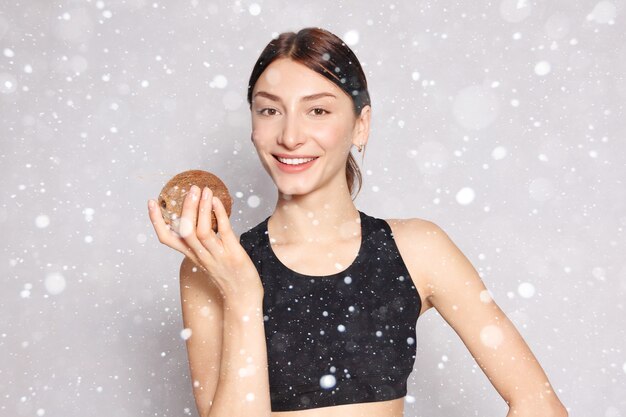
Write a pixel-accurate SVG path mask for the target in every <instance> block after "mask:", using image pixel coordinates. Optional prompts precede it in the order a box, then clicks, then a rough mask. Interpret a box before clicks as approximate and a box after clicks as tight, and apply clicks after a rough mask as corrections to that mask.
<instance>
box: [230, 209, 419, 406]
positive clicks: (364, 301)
mask: <svg viewBox="0 0 626 417" xmlns="http://www.w3.org/2000/svg"><path fill="white" fill-rule="evenodd" d="M359 216H360V224H361V246H360V248H359V252H358V255H357V257H356V259H355V260H354V262H353V263H352V264H351V265H350V266H349V267H348V268H347V269H345V270H343V271H342V272H338V273H336V274H332V275H325V276H311V275H304V274H300V273H298V272H295V271H292V270H291V269H289V268H288V267H287V266H286V265H284V264H283V263H282V262H281V261H280V260H279V259H278V258H277V257H276V255H275V254H274V251H273V250H272V248H271V246H270V242H269V237H268V233H267V222H268V220H269V216H268V217H267V218H266V219H265V220H264V221H262V222H261V223H259V224H258V225H256V226H255V227H253V228H252V229H250V230H248V231H247V232H245V233H243V234H242V235H241V237H240V242H241V244H242V246H243V247H244V248H245V250H246V251H247V252H248V254H249V255H250V258H251V259H252V261H253V262H254V263H255V265H256V268H257V270H258V271H259V275H260V277H261V281H262V283H263V288H264V297H263V314H264V327H265V338H266V343H267V355H268V358H267V359H268V367H269V383H270V398H271V405H272V411H294V410H305V409H310V408H318V407H328V406H333V405H341V404H352V403H364V402H373V401H387V400H392V399H396V398H401V397H404V396H405V395H406V392H407V379H408V377H409V375H410V373H411V371H412V370H413V364H414V363H415V355H416V332H415V326H416V322H417V318H418V316H419V312H420V310H421V307H422V303H421V300H420V296H419V294H418V292H417V289H416V288H415V286H414V285H413V281H412V279H411V277H410V276H409V271H408V270H407V267H406V265H405V263H404V261H403V260H402V257H401V256H400V253H399V251H398V247H397V246H396V243H395V241H394V239H393V234H392V232H391V228H390V227H389V224H388V223H387V222H386V221H385V220H383V219H378V218H375V217H371V216H368V215H367V214H365V213H363V212H361V211H359Z"/></svg>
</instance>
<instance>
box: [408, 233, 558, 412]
mask: <svg viewBox="0 0 626 417" xmlns="http://www.w3.org/2000/svg"><path fill="white" fill-rule="evenodd" d="M413 230H414V233H415V238H416V242H417V244H419V245H420V247H421V252H422V254H423V256H424V259H427V260H428V261H427V262H426V263H425V264H424V268H425V271H426V275H427V276H428V281H429V287H430V295H429V298H430V301H431V303H432V304H433V306H434V307H435V308H436V309H437V311H438V312H439V313H440V314H441V316H442V317H443V318H444V319H445V320H446V322H447V323H448V324H450V326H451V327H452V328H453V329H454V331H455V332H456V333H457V334H458V335H459V337H460V338H461V340H462V341H463V343H464V344H465V346H466V347H467V348H468V350H469V351H470V353H471V354H472V356H473V357H474V359H475V360H476V362H477V363H478V365H479V366H480V368H481V369H482V370H483V372H484V373H485V375H486V376H487V378H489V381H490V382H491V383H492V384H493V386H494V388H495V389H496V390H497V391H498V393H499V394H500V395H501V396H502V398H503V399H504V400H505V401H506V403H507V404H508V405H509V414H508V416H511V417H512V416H515V417H530V416H559V417H565V416H567V411H566V409H565V407H564V406H563V404H562V403H561V402H560V401H559V399H558V398H557V396H556V393H555V392H554V389H553V388H552V386H551V385H550V382H549V381H548V378H547V376H546V374H545V372H544V370H543V369H542V368H541V366H540V365H539V362H538V361H537V358H536V357H535V356H534V355H533V353H532V352H531V350H530V348H529V347H528V345H527V344H526V342H525V341H524V339H523V338H522V336H521V335H520V333H519V332H518V331H517V329H516V328H515V326H514V325H513V323H512V322H511V321H510V320H509V319H508V318H507V316H506V315H505V314H504V312H503V311H502V310H501V309H500V307H499V306H498V305H497V304H496V303H495V301H494V300H493V299H492V298H491V297H490V296H489V293H488V291H487V289H486V287H485V285H484V284H483V282H482V280H481V279H480V277H479V275H478V273H477V271H476V270H475V269H474V267H473V266H472V264H471V263H470V261H469V260H468V259H467V258H466V257H465V255H463V253H462V252H461V251H460V250H459V248H458V247H457V246H456V245H455V244H454V243H453V242H452V240H451V239H450V238H449V237H448V235H447V234H446V233H445V232H444V231H443V230H442V229H441V228H439V227H438V226H437V225H435V224H434V223H432V222H426V225H424V222H420V223H419V226H418V223H417V222H416V227H415V229H413Z"/></svg>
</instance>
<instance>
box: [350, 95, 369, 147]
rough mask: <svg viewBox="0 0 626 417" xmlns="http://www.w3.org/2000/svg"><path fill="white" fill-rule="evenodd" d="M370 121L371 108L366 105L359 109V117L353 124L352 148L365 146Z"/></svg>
mask: <svg viewBox="0 0 626 417" xmlns="http://www.w3.org/2000/svg"><path fill="white" fill-rule="evenodd" d="M371 119H372V107H371V106H370V105H369V104H368V105H367V106H365V107H363V108H362V109H361V115H360V116H359V117H358V118H357V120H356V123H355V124H354V134H353V139H352V143H353V144H354V146H357V147H358V146H359V145H365V144H366V143H367V139H368V138H369V135H370V121H371Z"/></svg>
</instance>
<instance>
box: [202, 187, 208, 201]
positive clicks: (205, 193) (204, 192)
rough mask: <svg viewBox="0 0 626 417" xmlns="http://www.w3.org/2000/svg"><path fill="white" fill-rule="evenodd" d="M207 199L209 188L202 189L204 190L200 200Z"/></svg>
mask: <svg viewBox="0 0 626 417" xmlns="http://www.w3.org/2000/svg"><path fill="white" fill-rule="evenodd" d="M207 198H209V187H204V190H202V199H203V200H206V199H207Z"/></svg>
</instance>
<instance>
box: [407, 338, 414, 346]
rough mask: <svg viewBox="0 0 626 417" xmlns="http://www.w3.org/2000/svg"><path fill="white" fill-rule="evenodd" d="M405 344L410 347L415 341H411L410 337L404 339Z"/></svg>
mask: <svg viewBox="0 0 626 417" xmlns="http://www.w3.org/2000/svg"><path fill="white" fill-rule="evenodd" d="M406 343H407V344H408V345H412V344H413V343H415V339H413V338H412V337H407V338H406Z"/></svg>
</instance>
